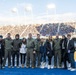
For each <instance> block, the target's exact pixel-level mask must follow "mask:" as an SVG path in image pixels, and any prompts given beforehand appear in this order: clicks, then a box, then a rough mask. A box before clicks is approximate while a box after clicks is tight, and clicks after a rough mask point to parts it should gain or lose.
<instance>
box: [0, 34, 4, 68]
mask: <svg viewBox="0 0 76 75" xmlns="http://www.w3.org/2000/svg"><path fill="white" fill-rule="evenodd" d="M3 56H4V45H3V36H2V35H0V67H1V69H2V63H3V61H2V60H3V59H2V58H3Z"/></svg>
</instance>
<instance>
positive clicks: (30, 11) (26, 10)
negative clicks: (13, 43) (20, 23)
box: [20, 5, 33, 36]
mask: <svg viewBox="0 0 76 75" xmlns="http://www.w3.org/2000/svg"><path fill="white" fill-rule="evenodd" d="M26 13H31V16H32V24H33V11H32V6H31V5H27V6H25V12H24V16H25V22H26ZM25 24H26V23H25ZM28 27H29V25H28V26H27V27H26V28H25V29H24V30H23V32H22V33H21V35H20V36H22V35H23V33H24V32H25V31H26V30H27V28H28Z"/></svg>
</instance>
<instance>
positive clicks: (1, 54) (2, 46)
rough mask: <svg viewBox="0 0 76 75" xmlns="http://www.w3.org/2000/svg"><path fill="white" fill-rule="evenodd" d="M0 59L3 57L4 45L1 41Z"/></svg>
mask: <svg viewBox="0 0 76 75" xmlns="http://www.w3.org/2000/svg"><path fill="white" fill-rule="evenodd" d="M0 45H1V46H0V57H2V56H4V44H3V41H0Z"/></svg>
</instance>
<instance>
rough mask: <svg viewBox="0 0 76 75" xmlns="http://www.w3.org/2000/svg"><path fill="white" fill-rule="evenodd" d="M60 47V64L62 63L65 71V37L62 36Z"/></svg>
mask: <svg viewBox="0 0 76 75" xmlns="http://www.w3.org/2000/svg"><path fill="white" fill-rule="evenodd" d="M60 47H61V58H62V59H61V62H63V63H64V69H67V59H68V58H67V57H68V54H67V38H66V37H65V35H63V36H62V39H61V42H60Z"/></svg>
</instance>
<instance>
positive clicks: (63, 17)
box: [0, 13, 76, 25]
mask: <svg viewBox="0 0 76 75" xmlns="http://www.w3.org/2000/svg"><path fill="white" fill-rule="evenodd" d="M68 21H69V22H70V21H76V13H64V14H56V15H48V16H47V15H44V14H43V16H42V15H41V16H34V18H32V17H31V16H28V15H26V17H25V16H19V17H18V16H13V17H10V16H9V17H8V16H3V15H2V14H0V25H4V24H32V23H40V24H41V23H46V22H49V23H50V22H68Z"/></svg>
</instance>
